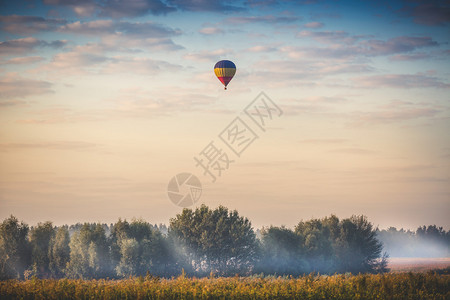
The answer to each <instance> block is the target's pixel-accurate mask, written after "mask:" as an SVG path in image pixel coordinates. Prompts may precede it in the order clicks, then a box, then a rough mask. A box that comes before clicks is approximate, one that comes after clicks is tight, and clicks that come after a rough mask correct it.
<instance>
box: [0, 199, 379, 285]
mask: <svg viewBox="0 0 450 300" xmlns="http://www.w3.org/2000/svg"><path fill="white" fill-rule="evenodd" d="M257 233H258V236H257ZM257 233H256V232H255V231H254V230H253V228H252V226H251V223H250V221H249V220H248V219H247V218H245V217H242V216H240V215H239V213H238V212H237V211H236V210H234V211H231V210H229V209H227V208H225V207H223V206H220V207H218V208H216V209H211V208H209V207H207V206H205V205H202V206H200V207H198V208H196V209H195V210H193V209H184V210H183V211H182V212H181V213H180V214H177V215H176V217H174V218H172V219H170V224H169V226H168V227H165V226H160V227H158V226H154V225H152V224H150V223H148V222H146V221H144V220H132V221H131V222H128V221H126V220H121V219H119V220H118V221H117V222H116V223H114V224H111V225H110V226H108V225H106V224H100V223H84V224H77V225H75V226H74V225H72V226H67V225H64V226H59V227H58V226H54V225H53V224H52V223H51V222H44V223H39V224H37V226H34V227H31V228H30V227H29V226H28V225H27V224H25V223H24V222H23V221H21V222H19V220H18V219H17V218H16V217H14V216H10V217H9V218H7V219H5V220H4V221H3V222H2V223H1V224H0V279H8V278H19V279H20V278H25V279H27V278H31V277H33V276H36V277H39V278H63V277H67V278H124V277H129V276H141V275H142V276H144V275H148V274H150V275H153V276H164V277H171V276H177V275H179V274H180V273H181V272H182V270H183V272H185V273H187V274H188V275H192V276H207V275H209V274H211V273H212V274H215V275H217V276H234V275H235V274H239V275H242V276H243V275H250V274H261V273H263V274H265V275H269V274H274V275H301V274H308V273H311V272H320V273H327V274H332V273H336V272H338V273H342V272H352V273H359V272H362V273H364V272H370V273H378V272H386V271H387V255H386V254H385V253H384V254H383V253H382V250H383V246H382V243H381V242H380V241H379V240H378V238H377V229H376V228H374V227H373V225H372V223H370V222H369V221H368V220H367V218H366V217H365V216H352V217H350V218H347V219H342V220H340V219H339V218H338V217H336V216H334V215H331V216H329V217H326V218H322V219H311V220H307V221H303V220H302V221H300V222H299V223H298V224H297V226H295V228H294V229H289V228H286V227H283V226H282V227H275V226H270V227H266V228H263V229H262V230H259V231H258V232H257Z"/></svg>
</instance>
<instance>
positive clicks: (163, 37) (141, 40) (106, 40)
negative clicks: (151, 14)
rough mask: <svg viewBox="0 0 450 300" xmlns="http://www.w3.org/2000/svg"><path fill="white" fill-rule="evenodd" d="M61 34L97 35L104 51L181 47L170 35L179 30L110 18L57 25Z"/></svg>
mask: <svg viewBox="0 0 450 300" xmlns="http://www.w3.org/2000/svg"><path fill="white" fill-rule="evenodd" d="M59 31H61V32H64V33H74V34H81V35H87V36H95V37H97V36H100V37H101V43H100V44H99V45H101V46H102V47H103V51H115V52H117V51H124V52H130V51H135V49H139V50H142V49H145V50H149V49H151V50H156V51H173V50H179V49H183V47H182V46H180V45H177V44H175V43H174V42H173V41H172V40H171V39H170V38H169V37H172V36H176V35H179V34H180V33H181V32H180V31H179V30H174V29H172V28H169V27H166V26H164V25H160V24H157V23H154V22H141V23H132V22H124V21H121V22H115V21H112V20H97V21H90V22H80V21H77V22H74V23H70V24H67V25H64V26H61V27H60V28H59Z"/></svg>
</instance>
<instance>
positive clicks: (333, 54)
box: [281, 30, 438, 59]
mask: <svg viewBox="0 0 450 300" xmlns="http://www.w3.org/2000/svg"><path fill="white" fill-rule="evenodd" d="M297 37H303V38H305V37H309V38H313V39H315V40H318V41H320V42H322V43H326V44H329V45H328V46H327V47H311V46H309V47H285V48H282V49H281V51H284V52H287V53H288V54H289V56H290V57H292V58H308V57H322V58H330V59H343V58H354V57H357V56H367V57H371V56H385V55H394V54H400V53H408V52H413V51H415V50H417V49H420V48H425V47H433V46H438V43H437V42H436V41H433V39H432V38H431V37H409V36H400V37H395V38H391V39H388V40H385V41H384V40H374V39H371V40H360V39H361V38H362V37H361V36H349V35H348V33H347V32H344V31H322V32H320V31H307V30H304V31H301V32H299V33H297Z"/></svg>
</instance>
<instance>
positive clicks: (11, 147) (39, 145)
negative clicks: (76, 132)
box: [0, 141, 99, 151]
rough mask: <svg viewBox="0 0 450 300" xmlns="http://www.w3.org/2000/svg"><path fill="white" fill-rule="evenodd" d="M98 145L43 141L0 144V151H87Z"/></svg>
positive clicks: (79, 142)
mask: <svg viewBox="0 0 450 300" xmlns="http://www.w3.org/2000/svg"><path fill="white" fill-rule="evenodd" d="M98 146H99V145H98V144H94V143H90V142H82V141H45V142H33V143H0V151H17V150H33V149H53V150H87V149H92V148H95V147H98Z"/></svg>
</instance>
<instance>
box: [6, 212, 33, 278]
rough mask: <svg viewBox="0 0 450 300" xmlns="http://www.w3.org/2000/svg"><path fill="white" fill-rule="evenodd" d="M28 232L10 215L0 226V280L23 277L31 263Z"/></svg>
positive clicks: (25, 226)
mask: <svg viewBox="0 0 450 300" xmlns="http://www.w3.org/2000/svg"><path fill="white" fill-rule="evenodd" d="M28 230H29V228H28V225H26V224H25V223H23V222H20V223H19V221H18V220H17V218H16V217H14V216H12V215H11V216H10V217H9V218H7V219H5V220H4V221H3V222H2V223H1V224H0V279H8V278H22V277H23V273H24V271H25V269H27V268H28V266H29V264H30V261H31V251H30V246H29V242H28V239H27V235H28Z"/></svg>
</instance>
